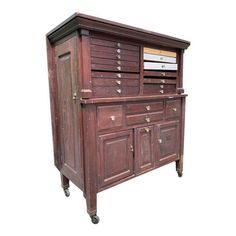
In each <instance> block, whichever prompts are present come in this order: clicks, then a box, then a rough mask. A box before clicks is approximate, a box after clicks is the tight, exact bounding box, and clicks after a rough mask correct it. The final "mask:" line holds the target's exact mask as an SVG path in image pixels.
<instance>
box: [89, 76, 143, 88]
mask: <svg viewBox="0 0 236 236" xmlns="http://www.w3.org/2000/svg"><path fill="white" fill-rule="evenodd" d="M92 84H93V86H94V87H104V86H105V87H107V86H108V87H109V86H110V87H114V86H121V87H124V86H125V87H133V86H136V87H137V86H139V80H137V79H118V78H117V79H93V80H92Z"/></svg>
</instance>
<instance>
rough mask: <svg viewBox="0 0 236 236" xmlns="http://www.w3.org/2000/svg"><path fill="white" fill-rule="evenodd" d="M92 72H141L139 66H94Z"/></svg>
mask: <svg viewBox="0 0 236 236" xmlns="http://www.w3.org/2000/svg"><path fill="white" fill-rule="evenodd" d="M91 67H92V70H104V71H117V72H119V71H125V72H126V71H127V72H139V66H126V65H125V66H123V65H122V66H121V65H119V66H118V65H102V64H92V65H91Z"/></svg>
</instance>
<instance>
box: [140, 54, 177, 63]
mask: <svg viewBox="0 0 236 236" xmlns="http://www.w3.org/2000/svg"><path fill="white" fill-rule="evenodd" d="M143 59H144V60H147V61H160V62H169V63H176V58H175V57H167V56H162V55H154V54H149V53H144V54H143Z"/></svg>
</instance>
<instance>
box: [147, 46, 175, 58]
mask: <svg viewBox="0 0 236 236" xmlns="http://www.w3.org/2000/svg"><path fill="white" fill-rule="evenodd" d="M143 52H144V53H149V54H154V55H162V56H167V57H176V56H177V54H176V52H172V51H167V50H162V49H155V48H146V47H144V48H143Z"/></svg>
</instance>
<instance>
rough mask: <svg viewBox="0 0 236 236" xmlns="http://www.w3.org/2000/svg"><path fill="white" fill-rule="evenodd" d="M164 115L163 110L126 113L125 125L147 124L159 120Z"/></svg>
mask: <svg viewBox="0 0 236 236" xmlns="http://www.w3.org/2000/svg"><path fill="white" fill-rule="evenodd" d="M163 117H164V115H163V112H162V111H160V112H152V113H145V114H137V115H127V116H126V123H127V125H137V124H148V123H150V122H155V121H160V120H162V119H163Z"/></svg>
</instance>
